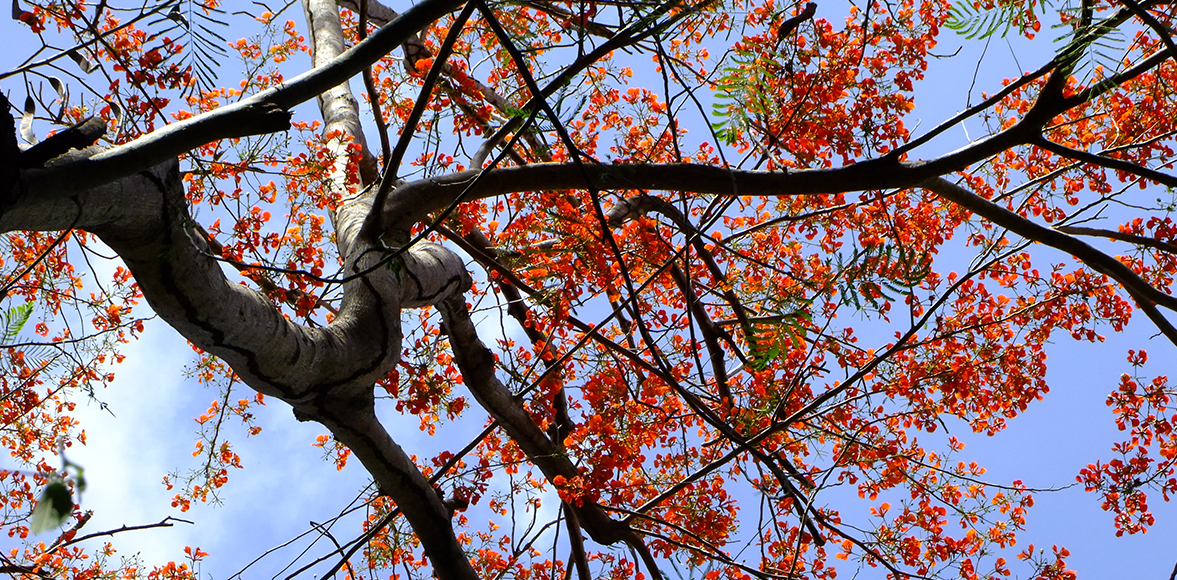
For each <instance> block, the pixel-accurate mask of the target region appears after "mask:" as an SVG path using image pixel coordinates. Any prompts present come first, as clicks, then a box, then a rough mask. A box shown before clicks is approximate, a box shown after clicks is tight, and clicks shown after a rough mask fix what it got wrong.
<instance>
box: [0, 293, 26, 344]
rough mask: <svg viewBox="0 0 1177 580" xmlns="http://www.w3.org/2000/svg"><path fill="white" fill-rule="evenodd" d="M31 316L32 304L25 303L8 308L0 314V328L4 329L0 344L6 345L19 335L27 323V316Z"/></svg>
mask: <svg viewBox="0 0 1177 580" xmlns="http://www.w3.org/2000/svg"><path fill="white" fill-rule="evenodd" d="M32 314H33V303H32V302H25V303H24V304H18V305H16V306H13V307H12V308H9V309H8V310H7V311H6V312H2V313H0V327H3V329H4V337H3V339H0V343H3V344H8V343H10V342H12V341H14V340H16V337H17V336H18V335H19V334H20V331H21V329H22V328H24V326H25V324H26V323H27V322H28V321H29V316H31V315H32Z"/></svg>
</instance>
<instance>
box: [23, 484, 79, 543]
mask: <svg viewBox="0 0 1177 580" xmlns="http://www.w3.org/2000/svg"><path fill="white" fill-rule="evenodd" d="M72 513H74V499H73V496H72V495H71V494H70V491H69V486H67V485H66V484H65V482H64V481H61V480H57V481H54V482H52V483H50V484H49V485H47V486H45V489H44V491H42V492H41V497H39V498H37V507H35V508H33V519H32V522H31V523H30V524H29V529H30V530H31V531H32V532H33V533H34V534H40V533H41V532H44V531H46V530H49V529H51V528H56V527H59V526H61V524H64V523H65V521H66V520H67V519H69V516H70V514H72Z"/></svg>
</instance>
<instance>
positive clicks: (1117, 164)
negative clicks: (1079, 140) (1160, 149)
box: [1033, 136, 1177, 187]
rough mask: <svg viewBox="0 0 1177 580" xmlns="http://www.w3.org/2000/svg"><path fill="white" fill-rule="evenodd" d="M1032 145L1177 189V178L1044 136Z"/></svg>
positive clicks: (1061, 155) (1068, 157)
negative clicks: (1072, 146) (1069, 145)
mask: <svg viewBox="0 0 1177 580" xmlns="http://www.w3.org/2000/svg"><path fill="white" fill-rule="evenodd" d="M1033 143H1034V144H1035V145H1037V146H1039V147H1041V148H1043V149H1045V150H1047V151H1050V152H1051V153H1054V154H1055V155H1058V156H1060V157H1066V158H1067V159H1073V160H1075V161H1083V162H1086V163H1090V164H1092V165H1098V166H1100V167H1106V168H1108V169H1114V170H1116V171H1123V172H1124V173H1130V174H1132V175H1138V176H1140V177H1143V178H1145V179H1151V180H1152V181H1155V182H1157V183H1160V184H1161V185H1164V186H1166V187H1177V176H1174V175H1169V174H1168V173H1165V172H1163V171H1157V170H1156V169H1152V168H1149V167H1145V166H1143V165H1137V164H1136V163H1132V162H1131V161H1126V160H1124V159H1115V158H1113V157H1104V156H1103V155H1099V154H1098V153H1091V152H1090V151H1081V150H1079V149H1072V148H1070V147H1067V146H1066V145H1063V144H1061V143H1055V142H1054V141H1051V140H1050V139H1047V138H1046V137H1045V136H1041V137H1039V138H1037V139H1035V140H1034V141H1033Z"/></svg>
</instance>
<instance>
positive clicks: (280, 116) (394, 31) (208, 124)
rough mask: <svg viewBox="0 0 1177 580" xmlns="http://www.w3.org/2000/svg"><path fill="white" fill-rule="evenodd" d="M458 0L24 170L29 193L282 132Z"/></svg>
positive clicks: (424, 7) (80, 185)
mask: <svg viewBox="0 0 1177 580" xmlns="http://www.w3.org/2000/svg"><path fill="white" fill-rule="evenodd" d="M462 4H463V2H462V1H461V0H423V1H422V2H420V3H418V4H417V5H415V6H414V7H412V8H410V9H409V10H408V11H406V12H405V13H404V14H402V15H401V17H400V18H397V19H396V20H394V21H393V22H391V23H389V24H388V25H387V26H385V27H383V28H381V29H380V30H378V31H376V32H375V33H373V34H372V36H370V37H369V38H368V39H367V40H365V41H363V42H361V43H359V44H357V45H355V46H353V47H352V48H351V49H349V50H347V51H346V52H344V53H343V54H341V55H340V56H339V58H336V59H334V60H333V61H331V62H330V63H326V64H325V65H324V66H321V67H318V68H315V69H313V70H311V71H308V72H306V73H303V74H301V75H299V76H297V77H295V78H293V79H289V80H287V81H286V82H284V83H283V84H282V85H280V86H278V87H275V88H272V89H269V90H266V91H263V92H261V93H258V94H257V95H254V96H253V97H250V98H248V99H244V100H242V101H239V102H237V103H234V104H231V105H226V106H224V107H221V108H219V109H216V110H214V111H210V112H208V113H204V114H202V115H199V116H196V117H193V118H191V119H187V120H184V121H180V122H177V123H172V124H170V125H168V126H167V127H163V128H161V129H158V130H156V131H154V132H152V133H150V134H147V135H144V136H142V137H140V138H139V139H136V140H135V141H132V142H130V143H127V144H126V145H122V146H119V147H114V148H112V149H108V150H106V151H104V152H103V153H101V154H99V155H95V156H94V157H91V158H89V159H84V160H78V161H75V162H73V163H70V164H68V165H62V166H57V167H52V168H48V169H41V170H30V171H27V172H25V173H26V179H25V180H24V181H25V190H26V192H27V195H33V196H49V195H70V194H72V193H76V192H79V191H85V190H88V189H91V188H93V187H96V186H98V185H101V184H104V183H109V182H111V181H114V180H116V179H119V178H121V177H126V176H129V175H133V174H134V173H136V172H138V171H140V170H142V169H143V168H145V167H152V166H155V165H158V164H160V163H163V162H165V161H167V160H168V159H171V158H174V157H176V156H177V155H180V154H181V153H184V152H187V151H190V150H192V149H195V148H196V147H199V146H200V145H203V144H205V143H208V142H210V141H216V140H218V139H225V138H230V137H244V136H247V135H256V134H259V133H272V132H275V131H282V130H284V129H285V128H286V127H288V121H289V113H288V111H289V110H290V109H291V108H293V107H294V106H295V105H298V104H300V103H303V102H306V101H308V100H310V99H313V98H315V97H317V96H319V95H320V94H322V93H324V92H326V91H327V90H328V89H330V88H331V87H334V86H336V85H339V84H342V83H345V82H347V80H348V79H350V78H351V77H353V76H355V75H357V74H360V73H361V72H362V71H363V69H364V68H365V67H367V66H369V65H371V64H372V63H373V62H376V61H377V60H379V59H380V57H382V56H384V55H385V54H387V53H388V52H389V51H391V50H392V49H393V48H395V47H397V46H399V45H400V44H402V43H403V42H404V41H405V40H406V39H407V38H409V37H410V36H411V35H412V34H415V33H416V32H417V31H418V30H420V29H422V28H424V27H425V26H426V25H428V24H429V23H430V22H433V21H435V20H437V19H438V18H441V17H442V16H444V15H445V14H447V13H449V12H450V11H452V10H454V9H456V8H458V7H459V6H461V5H462Z"/></svg>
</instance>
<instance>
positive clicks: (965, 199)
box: [923, 178, 1177, 345]
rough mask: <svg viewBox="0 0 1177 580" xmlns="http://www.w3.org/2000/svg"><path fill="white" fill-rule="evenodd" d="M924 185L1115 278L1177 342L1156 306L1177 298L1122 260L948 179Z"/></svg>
mask: <svg viewBox="0 0 1177 580" xmlns="http://www.w3.org/2000/svg"><path fill="white" fill-rule="evenodd" d="M923 187H924V188H925V189H927V190H928V191H931V192H932V193H935V194H936V195H939V196H940V197H942V198H944V199H947V200H948V201H951V202H953V203H955V204H957V205H959V206H961V207H963V208H965V209H967V210H969V211H971V212H973V213H975V214H977V215H979V216H981V217H983V218H985V219H987V220H989V221H991V222H993V223H995V224H997V225H999V226H1001V227H1003V228H1006V229H1008V230H1010V231H1011V232H1014V233H1015V234H1018V235H1019V236H1022V237H1023V238H1026V239H1027V240H1033V241H1035V242H1039V243H1041V244H1044V245H1047V246H1050V247H1052V248H1055V249H1057V250H1062V251H1064V252H1067V253H1069V254H1071V255H1072V256H1075V257H1076V258H1078V259H1079V260H1080V261H1082V262H1083V263H1084V264H1086V265H1087V266H1088V267H1090V268H1091V269H1092V270H1095V271H1096V272H1099V273H1101V274H1104V275H1106V276H1107V277H1109V278H1111V279H1113V280H1115V281H1116V282H1118V283H1119V284H1120V285H1121V286H1123V287H1124V289H1125V290H1127V291H1128V293H1129V294H1131V295H1132V297H1133V298H1134V299H1135V300H1136V303H1137V305H1139V306H1140V307H1141V309H1143V310H1144V311H1145V314H1147V315H1148V317H1149V318H1150V319H1152V320H1153V322H1154V323H1156V324H1157V325H1158V327H1159V328H1160V330H1161V331H1162V332H1163V333H1164V334H1165V336H1166V337H1167V338H1168V339H1169V340H1170V341H1171V342H1173V344H1175V345H1177V329H1174V328H1173V326H1172V324H1170V323H1169V322H1168V321H1167V320H1166V319H1165V318H1164V317H1163V316H1161V314H1160V312H1159V311H1157V310H1156V306H1157V305H1159V306H1163V307H1165V308H1168V309H1169V310H1174V311H1177V298H1175V297H1173V296H1170V295H1169V294H1166V293H1164V292H1162V291H1160V290H1158V289H1157V288H1155V287H1154V286H1153V285H1151V284H1149V283H1148V282H1147V281H1145V280H1144V279H1143V278H1141V277H1140V275H1138V274H1137V273H1136V272H1133V271H1132V269H1131V268H1129V267H1128V266H1127V265H1125V264H1124V263H1123V262H1121V261H1119V260H1117V259H1115V258H1113V257H1112V256H1109V255H1107V254H1105V253H1103V252H1101V251H1099V250H1097V249H1095V248H1094V247H1092V246H1090V245H1088V244H1087V243H1085V242H1083V241H1081V240H1077V239H1075V238H1073V237H1071V236H1068V235H1067V234H1065V233H1063V232H1061V231H1059V230H1054V229H1051V228H1048V227H1045V226H1041V225H1038V224H1036V223H1034V222H1032V221H1030V220H1028V219H1026V218H1024V217H1022V216H1020V215H1018V214H1016V213H1014V212H1012V211H1010V210H1008V209H1005V208H1004V207H1001V206H999V205H997V204H995V203H993V202H991V201H989V200H987V199H985V198H983V197H981V196H979V195H977V194H975V193H973V192H971V191H969V190H967V189H965V188H963V187H961V186H959V185H957V184H955V183H952V182H951V181H948V180H947V179H944V178H936V179H932V180H930V181H928V182H927V183H925V184H923Z"/></svg>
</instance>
